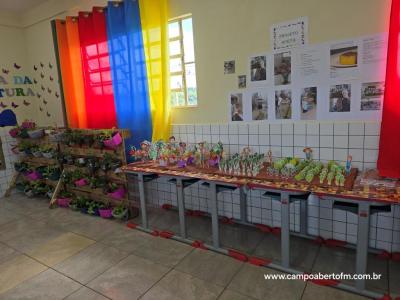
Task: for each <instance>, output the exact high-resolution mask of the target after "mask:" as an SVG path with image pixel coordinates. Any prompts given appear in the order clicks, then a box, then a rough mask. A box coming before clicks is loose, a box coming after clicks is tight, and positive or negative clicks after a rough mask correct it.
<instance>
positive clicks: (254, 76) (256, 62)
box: [250, 55, 267, 81]
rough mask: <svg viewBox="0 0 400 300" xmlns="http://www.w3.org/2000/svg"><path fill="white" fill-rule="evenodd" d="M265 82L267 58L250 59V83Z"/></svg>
mask: <svg viewBox="0 0 400 300" xmlns="http://www.w3.org/2000/svg"><path fill="white" fill-rule="evenodd" d="M264 80H267V57H266V56H265V55H259V56H253V57H250V81H264Z"/></svg>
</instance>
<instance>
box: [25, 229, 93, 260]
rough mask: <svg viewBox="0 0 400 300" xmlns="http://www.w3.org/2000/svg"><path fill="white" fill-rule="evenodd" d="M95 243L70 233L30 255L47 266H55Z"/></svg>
mask: <svg viewBox="0 0 400 300" xmlns="http://www.w3.org/2000/svg"><path fill="white" fill-rule="evenodd" d="M93 243H95V241H93V240H90V239H87V238H85V237H82V236H79V235H77V234H74V233H70V232H68V233H65V234H62V235H61V236H59V237H57V238H55V239H53V240H51V241H49V242H47V243H45V244H43V245H42V246H40V247H39V248H36V249H34V250H33V251H32V252H30V253H29V255H30V256H32V257H33V258H35V259H37V260H38V261H40V262H42V263H44V264H45V265H47V266H54V265H55V264H57V263H59V262H61V261H63V260H65V259H67V258H68V257H70V256H72V255H74V254H76V253H78V252H79V251H81V250H83V249H85V248H86V247H88V246H90V245H92V244H93Z"/></svg>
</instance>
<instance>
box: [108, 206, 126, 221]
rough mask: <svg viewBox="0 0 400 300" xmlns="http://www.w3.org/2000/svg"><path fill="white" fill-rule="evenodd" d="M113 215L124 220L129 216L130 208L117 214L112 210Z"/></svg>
mask: <svg viewBox="0 0 400 300" xmlns="http://www.w3.org/2000/svg"><path fill="white" fill-rule="evenodd" d="M112 216H113V217H114V218H116V219H119V220H122V219H124V218H126V217H127V216H128V209H127V208H126V209H124V211H123V212H122V213H121V214H116V213H114V211H113V212H112Z"/></svg>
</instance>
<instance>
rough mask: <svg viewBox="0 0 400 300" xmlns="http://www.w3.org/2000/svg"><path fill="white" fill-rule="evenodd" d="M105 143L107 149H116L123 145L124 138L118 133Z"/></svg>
mask: <svg viewBox="0 0 400 300" xmlns="http://www.w3.org/2000/svg"><path fill="white" fill-rule="evenodd" d="M103 143H104V146H105V147H106V148H109V149H116V148H117V147H118V146H119V145H121V143H122V136H121V134H120V133H119V132H117V133H116V134H114V136H113V137H112V138H111V139H109V140H105V141H104V142H103Z"/></svg>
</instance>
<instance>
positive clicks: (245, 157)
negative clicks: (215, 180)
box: [219, 147, 264, 177]
mask: <svg viewBox="0 0 400 300" xmlns="http://www.w3.org/2000/svg"><path fill="white" fill-rule="evenodd" d="M263 164H264V154H259V153H253V152H252V150H251V149H250V148H249V147H245V148H244V149H243V150H242V152H241V153H240V154H239V153H236V154H234V155H232V156H231V157H230V158H224V159H222V160H221V161H220V163H219V171H220V172H222V173H225V174H230V175H236V176H254V177H255V176H257V175H258V174H259V173H260V171H261V168H262V167H263Z"/></svg>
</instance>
